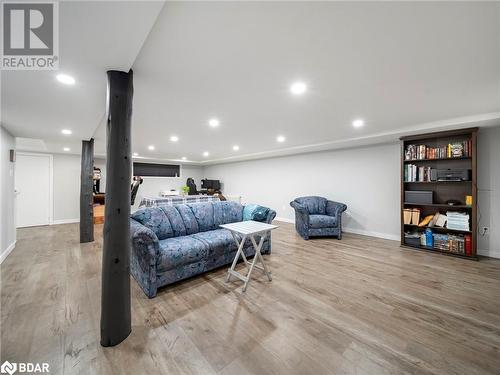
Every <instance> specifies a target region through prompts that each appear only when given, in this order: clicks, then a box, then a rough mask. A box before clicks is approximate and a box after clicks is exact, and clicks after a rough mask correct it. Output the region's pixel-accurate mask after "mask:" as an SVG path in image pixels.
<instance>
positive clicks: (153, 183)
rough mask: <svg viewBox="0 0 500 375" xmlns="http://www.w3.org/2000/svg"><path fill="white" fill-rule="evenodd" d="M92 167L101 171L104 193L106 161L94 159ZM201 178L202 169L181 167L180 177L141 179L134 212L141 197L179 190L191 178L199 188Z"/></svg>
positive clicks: (101, 187)
mask: <svg viewBox="0 0 500 375" xmlns="http://www.w3.org/2000/svg"><path fill="white" fill-rule="evenodd" d="M94 165H95V166H96V167H97V168H100V169H101V186H100V191H101V192H105V191H106V160H105V159H102V158H96V159H95V161H94ZM202 176H203V169H202V167H198V166H191V165H182V166H181V176H180V177H143V183H142V184H141V186H140V187H139V190H138V192H137V196H136V198H135V204H134V206H133V207H132V209H133V210H136V209H137V208H138V207H139V204H140V203H141V200H142V198H143V197H158V195H159V193H160V191H162V190H170V189H176V190H180V189H181V187H182V186H184V185H186V180H187V178H188V177H192V178H193V179H194V181H195V183H196V185H197V186H198V188H200V184H201V178H202Z"/></svg>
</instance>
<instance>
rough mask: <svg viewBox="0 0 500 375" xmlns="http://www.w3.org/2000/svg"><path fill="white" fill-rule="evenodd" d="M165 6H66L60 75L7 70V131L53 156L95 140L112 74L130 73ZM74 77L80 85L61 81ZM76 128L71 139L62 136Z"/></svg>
mask: <svg viewBox="0 0 500 375" xmlns="http://www.w3.org/2000/svg"><path fill="white" fill-rule="evenodd" d="M163 5H164V2H161V1H121V2H118V1H60V2H59V52H60V64H59V71H2V72H1V74H2V82H1V86H2V103H1V105H2V118H1V122H2V126H4V127H5V128H6V129H7V130H9V131H10V132H11V133H12V134H13V135H14V136H17V137H26V138H37V139H42V140H43V141H45V143H46V144H47V148H48V151H52V152H59V151H61V150H62V147H66V146H68V147H70V148H71V150H72V151H71V152H74V151H76V152H80V149H81V140H82V139H89V138H91V137H92V135H93V133H94V132H95V129H96V128H97V127H98V125H99V122H100V121H101V118H102V117H103V116H104V112H105V107H106V85H107V78H106V71H107V70H110V69H117V70H123V71H128V70H129V69H130V68H131V67H132V64H133V63H134V61H135V59H136V57H137V54H138V53H139V51H140V49H141V48H142V45H143V43H144V41H145V40H146V38H147V36H148V34H149V32H150V30H151V27H152V26H153V25H154V23H155V21H156V18H157V16H158V13H159V12H160V10H161V8H162V7H163ZM59 73H64V74H69V75H71V76H73V77H74V78H75V80H76V83H75V85H72V86H66V85H63V84H61V83H59V82H58V81H57V80H56V75H57V74H59ZM66 128H68V129H71V130H72V131H73V134H72V135H71V136H69V137H68V136H64V135H62V134H61V130H62V129H66Z"/></svg>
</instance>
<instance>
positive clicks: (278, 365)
mask: <svg viewBox="0 0 500 375" xmlns="http://www.w3.org/2000/svg"><path fill="white" fill-rule="evenodd" d="M279 225H280V228H279V229H277V230H276V231H274V232H273V253H272V255H271V256H266V259H267V261H268V264H269V265H270V266H271V269H272V273H273V281H272V282H268V281H267V279H266V277H265V276H264V275H263V274H262V273H261V272H257V271H256V272H255V277H254V279H253V280H252V281H251V282H250V285H249V287H248V290H247V292H246V293H245V294H243V293H242V292H241V282H238V281H234V282H231V283H229V284H226V283H225V282H224V276H225V272H226V268H224V269H220V270H216V271H214V272H211V273H208V274H205V275H203V276H199V277H195V278H193V279H190V280H187V281H184V282H181V283H179V284H177V285H175V286H170V287H167V288H164V289H162V290H161V291H160V292H159V294H158V297H157V298H155V299H151V300H149V299H147V297H146V296H145V295H144V294H143V293H142V291H141V290H140V289H139V287H138V285H137V284H136V282H135V280H133V279H132V281H131V284H132V314H133V328H132V334H131V336H130V337H129V338H127V340H126V341H124V342H123V343H122V344H120V345H119V346H117V347H114V348H102V347H100V345H99V315H100V307H99V305H100V269H101V265H100V261H101V242H102V236H101V233H100V232H101V231H102V226H96V241H95V242H94V243H92V244H84V245H80V244H79V243H78V226H77V224H68V225H58V226H52V227H39V228H31V229H23V230H19V231H18V242H17V246H16V249H15V250H14V251H13V252H12V253H11V255H10V256H9V257H8V258H7V259H6V260H5V261H4V263H3V264H2V265H1V283H2V284H1V289H2V290H1V330H2V332H1V338H2V339H1V360H2V362H3V361H4V360H9V361H11V362H12V361H13V362H20V361H22V362H26V361H30V362H49V363H50V367H51V374H62V373H64V374H149V373H150V374H268V373H272V374H371V375H373V374H387V373H391V374H400V373H408V374H430V373H435V374H446V373H449V374H467V375H472V374H500V349H499V348H500V261H499V260H493V259H487V258H484V259H482V260H481V261H480V262H472V261H466V260H462V259H456V258H451V257H444V256H440V255H438V254H429V253H421V252H414V251H411V250H402V249H400V248H399V246H398V243H397V242H394V241H388V240H381V239H375V238H371V237H364V236H358V235H350V234H345V235H344V238H343V240H342V241H338V240H336V239H315V240H310V241H307V242H306V241H303V240H302V239H300V237H298V236H297V235H296V234H295V231H294V228H293V226H292V225H291V224H285V223H279ZM240 267H242V266H241V265H240Z"/></svg>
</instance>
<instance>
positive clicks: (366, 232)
mask: <svg viewBox="0 0 500 375" xmlns="http://www.w3.org/2000/svg"><path fill="white" fill-rule="evenodd" d="M274 221H281V222H283V223H290V224H294V223H295V220H293V219H288V218H286V217H275V218H274ZM342 231H343V232H344V233H354V234H361V235H363V236H370V237H377V238H383V239H386V240H394V241H399V240H400V239H401V237H400V236H399V235H397V234H389V233H380V232H372V231H369V230H363V229H354V228H343V229H342Z"/></svg>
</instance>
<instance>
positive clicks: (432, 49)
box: [96, 2, 500, 163]
mask: <svg viewBox="0 0 500 375" xmlns="http://www.w3.org/2000/svg"><path fill="white" fill-rule="evenodd" d="M499 9H500V4H499V3H493V2H490V3H487V2H167V3H166V5H165V7H164V8H163V10H162V12H161V13H160V15H159V16H158V20H157V22H156V24H155V26H154V27H153V29H152V31H151V33H150V35H149V37H148V39H147V40H146V42H145V44H144V46H143V49H142V51H141V53H140V54H139V56H138V58H137V60H136V62H135V63H134V73H135V74H134V79H135V82H134V86H135V91H134V113H133V151H134V152H137V153H139V155H141V156H142V157H145V158H148V159H156V160H179V159H180V158H181V157H183V156H185V157H187V159H188V160H194V161H197V162H201V163H218V162H224V161H228V160H242V159H246V158H253V157H267V156H272V155H276V154H284V153H297V152H303V151H306V150H307V151H310V150H316V149H328V148H334V147H336V145H338V144H343V143H345V142H352V143H353V144H356V143H359V142H361V140H364V141H367V142H375V140H376V139H377V138H380V135H381V134H382V135H384V137H387V138H391V139H397V136H399V135H401V134H404V133H405V132H407V131H420V130H422V131H431V130H433V129H440V128H441V127H442V126H443V125H442V123H443V120H445V119H461V118H476V119H477V120H478V121H479V123H478V125H480V123H481V119H483V118H488V119H489V120H491V118H492V117H494V116H497V115H498V112H500V90H499V87H500V20H499V18H500V11H499ZM295 80H303V81H304V82H306V83H307V85H308V91H307V92H306V93H305V94H304V95H302V96H300V97H299V96H293V95H291V94H290V92H289V85H290V84H291V83H292V82H294V81H295ZM488 114H490V115H488ZM491 114H493V115H491ZM473 116H477V117H473ZM211 117H218V118H219V119H220V123H221V124H220V126H219V127H217V128H215V129H214V128H211V127H209V126H208V125H207V121H208V119H209V118H211ZM356 118H363V119H364V120H365V126H364V127H362V128H354V127H353V126H351V122H352V121H353V120H354V119H356ZM457 121H460V120H457ZM466 122H467V124H468V126H471V125H474V124H473V123H470V121H466ZM444 123H446V121H445V122H444ZM487 123H490V122H487ZM416 124H421V125H416ZM429 124H434V125H429ZM447 126H448V125H447ZM455 126H460V124H459V123H456V124H451V125H449V127H455ZM279 134H282V135H284V136H285V137H286V141H285V142H284V143H277V142H276V137H277V135H279ZM391 134H392V135H391ZM172 135H176V136H178V137H179V141H178V142H175V143H173V142H170V140H169V138H170V136H172ZM364 141H363V142H364ZM98 143H99V144H100V145H99V144H98V145H97V146H96V148H97V149H99V148H100V150H101V152H104V142H98ZM151 144H153V145H154V146H155V150H154V151H150V150H148V145H151ZM235 144H237V145H239V151H237V152H235V151H233V149H232V146H233V145H235ZM204 151H208V152H209V156H208V157H205V158H204V157H203V156H202V153H203V152H204Z"/></svg>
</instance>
